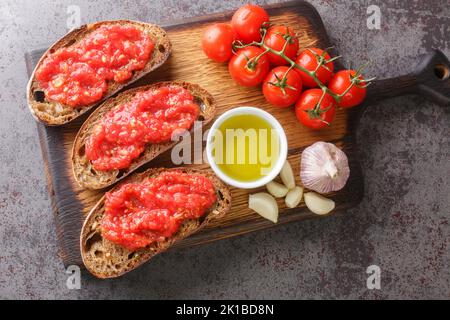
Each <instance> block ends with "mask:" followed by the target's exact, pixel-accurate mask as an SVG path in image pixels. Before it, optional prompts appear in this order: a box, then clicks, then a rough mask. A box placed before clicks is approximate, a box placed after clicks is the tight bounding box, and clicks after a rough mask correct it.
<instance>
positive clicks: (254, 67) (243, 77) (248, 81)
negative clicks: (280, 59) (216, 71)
mask: <svg viewBox="0 0 450 320" xmlns="http://www.w3.org/2000/svg"><path fill="white" fill-rule="evenodd" d="M269 67H270V64H269V60H268V59H267V56H266V54H264V50H263V49H261V48H259V47H255V46H248V47H245V48H243V49H240V50H239V51H238V52H237V53H236V54H235V55H234V56H233V57H232V58H231V60H230V62H229V63H228V71H229V72H230V75H231V77H232V78H233V80H234V81H236V82H237V83H238V84H240V85H241V86H245V87H253V86H256V85H258V84H260V83H261V82H262V81H263V80H264V78H265V77H266V75H267V73H268V72H269Z"/></svg>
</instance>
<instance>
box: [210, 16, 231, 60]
mask: <svg viewBox="0 0 450 320" xmlns="http://www.w3.org/2000/svg"><path fill="white" fill-rule="evenodd" d="M235 39H236V34H235V32H234V30H233V28H232V27H231V25H230V24H229V23H216V24H213V25H211V26H209V27H208V28H206V29H205V31H204V32H203V35H202V48H203V52H204V53H205V54H206V55H207V56H208V58H210V59H213V60H214V61H217V62H225V61H228V60H230V58H231V56H232V55H233V52H232V44H233V41H234V40H235Z"/></svg>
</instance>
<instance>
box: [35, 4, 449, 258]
mask: <svg viewBox="0 0 450 320" xmlns="http://www.w3.org/2000/svg"><path fill="white" fill-rule="evenodd" d="M266 8H267V11H268V12H269V14H270V16H271V20H272V21H273V22H275V23H283V24H287V25H290V26H292V27H293V28H294V30H296V31H297V32H298V33H299V35H300V46H301V47H308V46H318V47H322V48H326V47H330V46H331V43H330V42H329V39H328V36H327V33H326V30H325V28H324V26H323V23H322V20H321V18H320V16H319V14H318V13H317V11H316V10H315V8H314V7H313V6H311V5H310V4H308V3H306V2H303V1H293V2H288V3H283V4H275V5H269V6H267V7H266ZM231 15H232V12H231V11H230V12H226V13H221V14H214V15H208V16H203V17H195V18H191V19H187V20H184V21H181V22H175V23H170V22H169V23H165V24H163V27H164V28H165V29H166V30H167V32H168V34H169V37H170V39H171V42H172V45H173V53H172V55H171V57H170V58H169V60H168V61H167V62H166V64H165V65H164V66H162V67H161V68H160V69H158V70H156V71H155V72H153V73H152V74H150V75H149V76H147V77H144V78H143V79H141V80H140V81H138V83H136V84H134V85H133V87H135V86H138V85H143V84H148V83H152V82H157V81H162V80H184V81H189V82H194V83H198V84H200V85H201V86H203V87H204V88H206V89H207V90H208V91H209V92H210V93H211V94H213V95H214V97H215V98H216V99H217V103H218V110H217V111H218V112H217V115H216V116H218V115H220V114H221V113H223V112H224V111H226V110H228V109H230V108H233V107H235V106H239V105H252V106H257V107H260V108H262V109H264V110H267V111H269V112H271V113H272V114H273V115H274V116H275V117H276V118H277V119H278V120H279V121H280V123H281V124H282V125H283V127H284V128H285V131H286V135H287V138H288V143H289V160H290V162H291V164H292V166H293V168H294V171H295V175H296V177H297V182H298V183H300V181H299V175H298V173H299V159H300V153H301V151H302V150H303V148H305V147H307V146H309V145H310V144H312V143H314V142H316V141H329V142H333V143H335V144H336V145H338V146H339V147H340V148H342V149H343V150H344V151H345V153H346V154H347V156H348V158H349V163H350V169H351V174H350V178H349V181H348V183H347V185H346V186H345V188H344V189H343V190H341V191H339V192H337V193H333V194H330V195H329V196H330V197H331V198H333V200H334V201H335V202H336V204H337V207H336V210H335V211H334V212H333V213H337V212H342V211H344V209H347V208H350V207H352V206H355V205H356V204H358V202H359V201H360V200H361V198H362V196H363V177H362V174H361V170H360V166H359V162H358V152H357V150H356V144H355V139H354V132H355V130H354V129H355V127H356V124H357V122H358V119H359V116H360V115H361V114H362V112H363V110H364V108H365V106H366V105H368V104H369V103H370V102H371V101H373V100H375V99H379V98H383V97H390V96H394V95H400V94H406V93H414V92H422V93H424V94H427V95H429V96H430V97H431V98H433V99H434V100H435V101H436V102H438V103H441V104H448V102H449V98H448V97H449V96H450V92H449V91H450V85H449V80H445V78H446V77H448V65H449V63H448V60H447V59H446V58H445V56H444V55H443V54H442V53H440V52H439V51H436V52H433V53H431V54H430V55H428V56H427V57H426V58H425V59H424V60H422V61H423V62H422V64H421V65H420V66H419V68H418V70H419V71H417V72H415V73H413V74H410V75H406V76H402V77H398V78H395V79H386V80H381V81H375V83H374V84H373V86H372V87H369V88H370V89H369V93H368V97H367V99H366V103H365V106H360V107H358V108H355V109H353V110H338V112H337V114H336V119H335V121H334V122H333V123H332V125H331V126H330V127H329V128H326V129H324V130H322V131H320V132H312V131H310V130H308V129H306V128H305V127H303V126H301V125H299V123H298V122H297V120H296V119H295V116H294V113H293V111H292V110H286V109H276V108H274V107H272V106H270V105H269V104H268V103H267V102H266V101H265V100H264V97H263V95H262V93H261V90H260V88H252V89H248V88H243V87H240V86H238V85H236V84H235V83H234V82H233V81H232V80H231V78H230V76H229V74H228V71H227V65H226V64H217V63H214V62H212V61H210V60H208V59H207V58H206V57H205V56H204V55H203V53H202V51H201V47H200V35H201V32H202V30H203V28H204V27H205V26H206V25H208V24H210V23H213V22H217V21H226V20H229V19H230V17H231ZM55 40H56V39H55ZM44 51H45V50H36V51H32V52H30V53H29V54H27V55H26V61H27V67H28V73H29V74H31V72H32V70H33V68H34V66H35V65H36V63H37V61H38V60H39V58H40V57H41V55H42V53H43V52H44ZM333 54H336V52H333ZM439 64H440V65H442V67H435V66H436V65H439ZM337 66H338V68H341V67H342V66H341V65H339V63H338V65H337ZM445 68H447V69H445ZM439 78H441V80H440V79H439ZM85 119H86V116H84V117H82V118H81V119H79V120H77V121H75V122H73V123H70V124H68V125H65V126H61V127H45V126H43V125H41V124H37V127H38V134H39V139H40V143H41V148H42V154H43V158H44V162H45V170H46V175H47V179H48V190H49V192H50V197H51V200H52V208H53V213H54V219H55V224H56V230H57V236H58V241H59V247H60V256H61V258H62V260H63V263H64V265H66V266H67V265H71V264H78V265H82V262H81V256H80V250H79V236H80V229H81V225H82V222H83V219H84V217H85V216H86V215H87V213H88V212H89V211H90V209H91V208H92V206H93V205H94V204H95V203H96V201H97V200H98V199H99V198H100V197H101V195H102V194H103V192H104V191H89V190H84V189H82V188H80V187H79V186H78V185H77V184H76V183H75V181H74V179H73V177H72V168H71V161H70V154H71V149H72V143H73V140H74V137H75V135H76V133H77V131H78V129H79V127H80V126H81V124H82V122H83V120H85ZM150 166H155V167H156V166H165V167H170V166H172V163H171V161H170V152H166V153H165V154H163V155H162V156H160V157H159V158H158V159H156V160H154V161H153V162H151V163H150V164H148V165H147V166H146V167H145V168H147V167H150ZM193 166H195V167H205V168H206V167H207V165H206V164H204V165H193ZM145 168H142V169H145ZM255 191H257V190H250V191H248V190H238V189H234V188H232V196H233V201H232V209H231V211H230V212H229V213H228V214H227V215H226V216H225V217H224V218H223V219H221V220H219V221H216V222H214V223H212V224H211V225H209V226H208V227H207V228H205V229H203V230H202V231H200V232H199V233H197V234H195V235H193V236H191V237H189V238H187V239H185V240H183V241H182V242H180V243H178V244H177V245H176V246H175V247H189V246H193V245H198V244H202V243H207V242H211V241H215V240H219V239H223V238H228V237H232V236H236V235H239V234H244V233H247V232H251V231H255V230H258V229H263V228H268V227H273V226H275V224H273V223H272V222H270V221H267V220H265V219H263V218H261V217H260V216H258V215H257V214H255V213H254V212H252V211H251V210H249V209H248V208H247V202H248V194H249V193H250V192H255ZM279 204H280V209H281V210H280V219H279V222H278V224H282V223H287V222H292V221H297V220H302V219H308V218H318V217H319V216H317V215H314V214H312V213H310V212H309V211H308V210H307V209H305V207H304V203H302V204H300V206H299V207H298V208H295V209H287V208H286V207H285V206H284V202H283V200H280V201H279Z"/></svg>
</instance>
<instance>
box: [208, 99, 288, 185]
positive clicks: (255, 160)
mask: <svg viewBox="0 0 450 320" xmlns="http://www.w3.org/2000/svg"><path fill="white" fill-rule="evenodd" d="M229 112H233V114H228V116H227V113H229ZM227 113H225V114H224V115H222V117H220V118H219V119H218V120H217V122H216V123H215V124H214V125H213V127H212V128H211V132H210V134H209V136H208V137H209V138H208V144H207V149H209V150H207V154H208V160H209V162H210V164H211V162H213V164H212V165H211V166H212V168H213V169H214V171H215V172H216V174H218V176H219V177H220V178H222V180H224V181H225V182H227V183H229V184H231V185H235V186H240V187H244V188H246V187H247V188H252V187H256V186H257V185H258V186H259V184H260V183H259V182H261V181H265V180H267V178H268V177H269V176H273V173H274V170H275V167H276V165H277V164H278V166H280V165H279V163H280V162H281V166H282V165H283V163H284V160H285V159H286V152H287V146H286V136H285V134H284V131H283V130H282V128H281V126H280V125H279V123H278V122H277V121H276V119H275V118H273V117H272V116H271V115H270V114H268V113H267V112H265V111H263V110H260V109H256V108H251V107H242V108H236V109H232V110H230V111H228V112H227ZM267 115H268V116H267ZM221 118H222V119H221ZM273 121H275V122H276V124H278V127H276V126H274V123H273ZM280 130H281V132H280ZM280 134H281V136H282V138H283V139H284V140H283V139H280ZM281 141H283V142H284V143H282V142H281ZM208 147H209V148H208ZM284 149H286V150H284ZM282 151H283V152H282ZM280 157H284V159H282V161H280ZM281 166H280V169H281ZM278 173H279V170H278V172H276V174H278ZM276 174H275V175H276ZM274 177H275V176H273V177H272V179H273V178H274ZM269 181H270V180H269ZM269 181H267V182H269ZM267 182H266V183H267Z"/></svg>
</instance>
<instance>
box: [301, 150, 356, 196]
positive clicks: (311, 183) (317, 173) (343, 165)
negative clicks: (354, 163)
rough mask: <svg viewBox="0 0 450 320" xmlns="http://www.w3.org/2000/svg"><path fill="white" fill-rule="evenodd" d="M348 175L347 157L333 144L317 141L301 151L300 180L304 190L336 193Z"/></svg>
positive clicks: (343, 184) (345, 181)
mask: <svg viewBox="0 0 450 320" xmlns="http://www.w3.org/2000/svg"><path fill="white" fill-rule="evenodd" d="M349 175H350V168H349V166H348V159H347V156H346V155H345V153H344V152H343V151H342V150H341V149H339V148H338V147H336V146H335V145H334V144H332V143H328V142H322V141H319V142H316V143H314V144H312V145H311V146H309V147H308V148H306V149H305V150H303V152H302V158H301V163H300V178H301V180H302V183H303V186H304V187H305V188H308V189H311V190H314V191H317V192H319V193H328V192H331V191H338V190H341V189H342V188H343V187H344V186H345V184H346V183H347V180H348V177H349Z"/></svg>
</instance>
